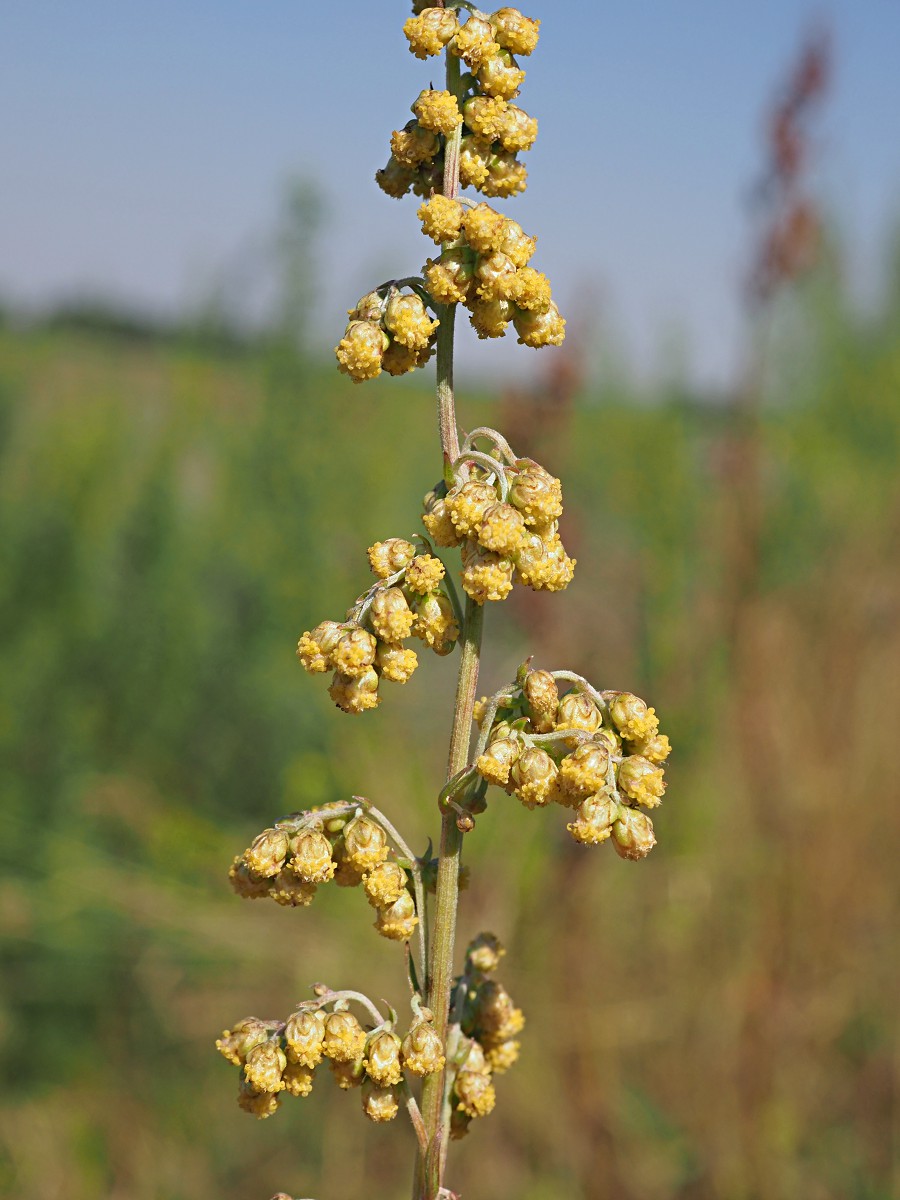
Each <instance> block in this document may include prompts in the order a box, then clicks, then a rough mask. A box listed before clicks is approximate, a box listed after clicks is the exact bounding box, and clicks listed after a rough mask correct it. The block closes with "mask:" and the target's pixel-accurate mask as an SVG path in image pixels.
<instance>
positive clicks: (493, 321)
mask: <svg viewBox="0 0 900 1200" xmlns="http://www.w3.org/2000/svg"><path fill="white" fill-rule="evenodd" d="M513 312H514V308H513V305H512V304H511V302H510V301H509V300H476V301H475V303H474V304H470V306H469V324H470V325H471V326H472V328H473V329H474V330H475V332H476V334H477V335H478V337H479V338H481V339H482V341H483V340H484V339H485V338H498V337H503V335H504V333H505V332H506V327H507V325H508V324H509V323H510V321H511V320H512V317H513Z"/></svg>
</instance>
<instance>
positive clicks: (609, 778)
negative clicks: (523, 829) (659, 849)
mask: <svg viewBox="0 0 900 1200" xmlns="http://www.w3.org/2000/svg"><path fill="white" fill-rule="evenodd" d="M564 680H565V681H570V682H573V683H574V686H573V687H572V688H571V689H570V690H568V691H566V692H565V693H564V694H563V695H560V692H559V681H564ZM475 719H476V721H477V722H478V725H479V728H480V736H479V740H478V745H477V747H476V752H475V755H474V758H473V761H472V764H471V766H470V767H468V768H467V769H466V770H465V771H464V772H461V774H460V776H459V777H458V778H457V779H455V780H451V783H450V784H448V787H447V788H445V790H444V802H445V803H451V804H452V806H453V807H454V808H455V809H457V811H458V812H459V813H460V815H461V819H462V820H463V821H464V827H465V828H470V827H471V822H472V815H471V814H472V813H476V812H479V811H481V809H482V808H483V807H484V794H485V788H486V786H487V785H488V784H494V785H495V786H497V787H502V788H504V790H505V791H506V792H507V793H509V794H511V795H514V796H515V797H516V798H517V799H518V800H520V801H521V802H522V804H524V805H525V807H526V808H530V809H533V808H543V807H545V806H547V805H549V804H553V803H555V804H558V805H561V806H562V807H563V808H568V809H573V810H574V818H573V820H572V821H570V822H569V823H568V824H567V826H566V828H567V829H568V831H569V833H570V834H571V835H572V837H573V838H574V839H575V841H576V842H581V843H582V844H584V845H597V844H599V843H600V842H605V841H607V840H611V841H612V844H613V846H614V847H615V849H616V851H617V853H618V854H619V855H620V856H621V857H622V858H630V859H640V858H646V856H647V855H648V854H649V853H650V851H651V850H652V849H653V847H654V845H655V844H656V838H655V836H654V833H653V823H652V822H651V820H650V818H649V817H648V816H647V815H646V813H644V812H642V811H641V809H642V808H656V807H657V806H658V805H659V804H660V803H661V801H662V797H663V794H664V792H665V780H664V770H663V764H664V763H665V761H666V759H667V758H668V757H669V753H670V750H671V747H670V745H669V739H668V738H667V737H666V736H665V734H661V733H660V732H659V721H658V719H657V716H656V713H655V711H654V710H653V709H652V708H648V707H647V705H646V704H645V703H644V701H643V700H641V699H640V697H638V696H635V695H632V693H631V692H615V691H605V692H598V691H596V690H595V689H594V688H593V687H591V685H590V684H589V683H588V682H587V680H585V679H582V678H581V677H580V676H577V675H574V674H572V673H571V672H569V671H552V672H551V671H535V670H531V669H530V668H528V667H527V665H526V666H525V667H524V668H523V669H522V670H521V671H520V673H519V677H518V679H517V681H516V683H515V684H513V685H511V686H510V687H509V688H504V689H502V690H501V691H500V692H498V693H496V694H495V695H494V696H492V697H490V698H488V697H483V698H482V699H481V700H480V701H479V702H478V704H477V705H476V708H475Z"/></svg>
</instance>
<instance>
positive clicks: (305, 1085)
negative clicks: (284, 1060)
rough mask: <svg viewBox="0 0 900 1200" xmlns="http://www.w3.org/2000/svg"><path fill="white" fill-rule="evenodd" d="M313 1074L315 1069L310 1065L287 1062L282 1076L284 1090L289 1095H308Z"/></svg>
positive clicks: (311, 1085)
mask: <svg viewBox="0 0 900 1200" xmlns="http://www.w3.org/2000/svg"><path fill="white" fill-rule="evenodd" d="M314 1075H315V1071H314V1070H313V1068H312V1067H304V1066H302V1065H301V1064H300V1063H295V1062H289V1063H288V1065H287V1066H286V1067H285V1069H284V1075H283V1076H282V1082H283V1083H284V1090H285V1091H286V1092H287V1093H288V1094H289V1095H291V1096H308V1095H309V1094H310V1092H311V1091H312V1089H313V1076H314Z"/></svg>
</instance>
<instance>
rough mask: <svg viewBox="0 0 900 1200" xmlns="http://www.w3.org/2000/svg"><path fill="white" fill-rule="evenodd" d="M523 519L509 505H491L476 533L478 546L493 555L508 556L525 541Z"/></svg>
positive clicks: (516, 510)
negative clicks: (491, 551)
mask: <svg viewBox="0 0 900 1200" xmlns="http://www.w3.org/2000/svg"><path fill="white" fill-rule="evenodd" d="M525 532H526V531H525V518H524V517H523V516H522V514H521V513H520V512H519V511H518V509H516V508H513V506H512V505H511V504H501V503H499V502H498V503H496V504H491V505H490V506H489V507H488V508H487V509H486V510H485V514H484V516H483V517H482V518H481V523H480V524H479V526H478V529H477V531H476V534H475V536H476V538H477V539H478V544H479V545H480V546H483V547H484V548H485V550H493V551H494V553H495V554H500V555H505V556H507V557H508V556H509V555H512V554H514V553H515V552H516V550H518V548H519V546H521V545H522V543H523V541H524V540H525Z"/></svg>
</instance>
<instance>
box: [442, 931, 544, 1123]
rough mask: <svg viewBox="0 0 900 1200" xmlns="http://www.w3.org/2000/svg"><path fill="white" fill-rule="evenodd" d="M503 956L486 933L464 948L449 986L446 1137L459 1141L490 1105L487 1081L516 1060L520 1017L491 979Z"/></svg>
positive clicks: (492, 1099) (492, 1097) (491, 1086)
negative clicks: (451, 1014) (452, 1023)
mask: <svg viewBox="0 0 900 1200" xmlns="http://www.w3.org/2000/svg"><path fill="white" fill-rule="evenodd" d="M504 953H505V951H504V949H503V947H502V946H501V944H500V942H499V941H498V940H497V938H496V937H495V936H494V935H493V934H491V933H482V934H480V935H479V936H478V937H477V938H475V940H474V941H473V942H471V943H470V944H469V947H468V950H467V952H466V963H465V970H464V971H463V974H462V975H460V976H459V977H458V978H457V979H456V981H455V983H454V992H453V994H454V996H456V997H457V1000H456V1003H457V1006H458V1012H457V1015H458V1018H459V1020H458V1025H457V1026H456V1027H455V1029H454V1033H453V1035H452V1040H451V1042H450V1053H449V1055H448V1057H449V1059H450V1071H451V1083H450V1104H451V1107H452V1110H453V1116H452V1120H451V1125H450V1132H451V1136H452V1137H455V1138H460V1137H464V1136H465V1134H466V1133H467V1132H468V1129H469V1125H470V1124H471V1123H472V1121H473V1120H474V1119H475V1118H477V1117H485V1116H487V1115H488V1113H490V1112H491V1111H492V1110H493V1108H494V1105H495V1103H496V1092H495V1090H494V1083H493V1077H494V1075H501V1074H503V1072H504V1071H508V1070H509V1068H510V1067H511V1066H512V1065H513V1064H514V1063H515V1062H516V1061H517V1059H518V1057H519V1043H518V1041H517V1040H516V1035H517V1034H519V1033H521V1031H522V1029H523V1027H524V1025H525V1018H524V1016H523V1015H522V1010H521V1009H520V1008H516V1007H515V1005H514V1004H513V1001H512V999H511V998H510V995H509V993H508V992H507V990H506V988H504V986H503V984H502V983H499V982H498V981H497V980H496V979H493V978H491V975H492V973H493V972H494V971H495V970H496V968H497V965H498V963H499V962H500V959H501V958H502V956H503V954H504Z"/></svg>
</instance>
